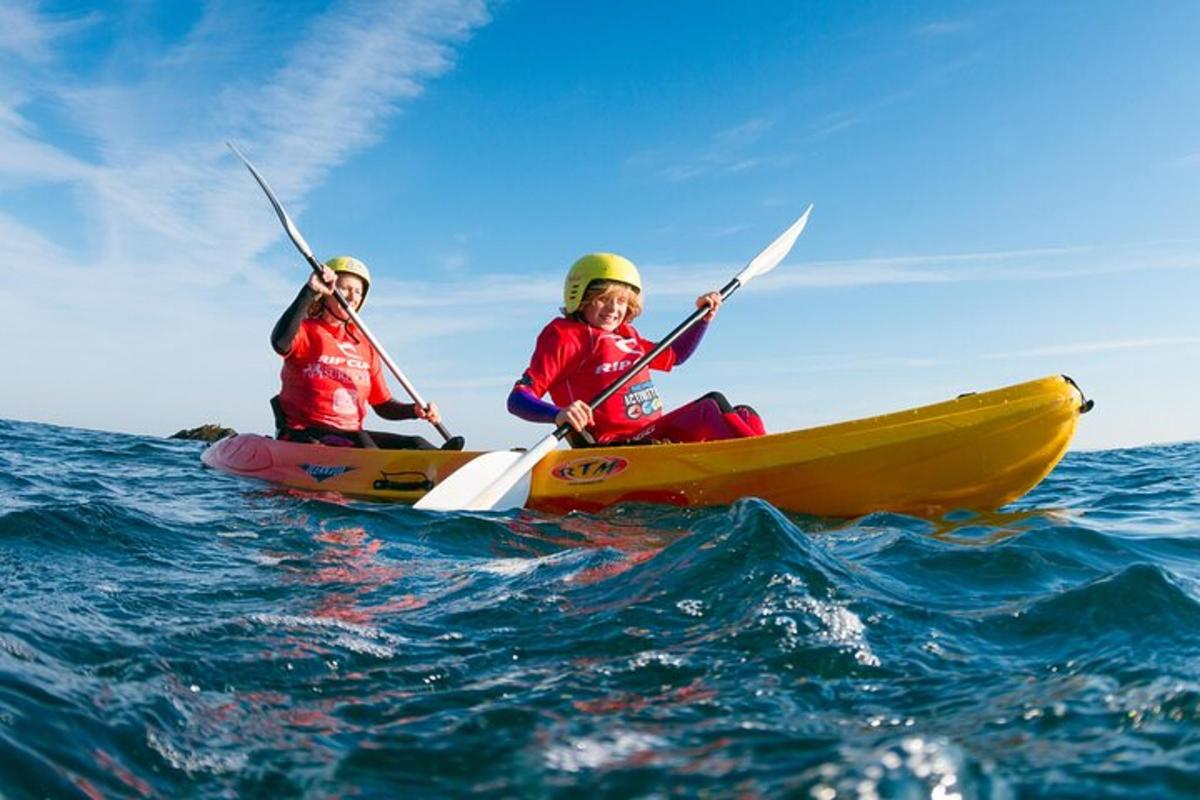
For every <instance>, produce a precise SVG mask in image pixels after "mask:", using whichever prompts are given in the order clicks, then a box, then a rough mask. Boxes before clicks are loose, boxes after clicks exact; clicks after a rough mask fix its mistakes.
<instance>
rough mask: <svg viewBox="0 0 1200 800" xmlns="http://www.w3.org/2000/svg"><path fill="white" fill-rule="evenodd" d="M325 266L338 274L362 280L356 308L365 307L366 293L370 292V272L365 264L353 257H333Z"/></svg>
mask: <svg viewBox="0 0 1200 800" xmlns="http://www.w3.org/2000/svg"><path fill="white" fill-rule="evenodd" d="M325 266H327V267H329V268H330V269H331V270H333V271H334V272H336V273H339V274H340V273H343V272H345V273H348V274H350V275H357V276H358V277H360V278H362V282H363V294H362V302H361V303H359V304H358V307H359V308H362V307H363V306H364V305H366V302H367V292H368V291H370V290H371V270H369V269H367V265H366V264H364V263H363V262H361V261H359V260H358V259H357V258H355V257H354V256H334V257H333V258H331V259H329V260H328V261H326V262H325Z"/></svg>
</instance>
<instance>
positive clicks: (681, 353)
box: [671, 322, 708, 365]
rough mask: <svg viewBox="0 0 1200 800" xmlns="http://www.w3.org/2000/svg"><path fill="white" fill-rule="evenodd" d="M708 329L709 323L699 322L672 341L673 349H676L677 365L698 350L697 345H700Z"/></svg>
mask: <svg viewBox="0 0 1200 800" xmlns="http://www.w3.org/2000/svg"><path fill="white" fill-rule="evenodd" d="M707 330H708V323H707V322H699V323H697V324H696V325H693V326H692V327H690V328H688V329H687V330H686V331H684V332H683V333H682V334H680V336H679V338H678V339H676V340H675V341H673V342H671V349H672V350H674V351H675V363H676V364H677V365H678V364H682V363H683V362H685V361H687V360H688V358H690V357H691V355H692V353H694V352H696V347H698V346H699V344H700V340H701V339H703V338H704V332H705V331H707Z"/></svg>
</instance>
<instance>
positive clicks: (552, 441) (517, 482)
mask: <svg viewBox="0 0 1200 800" xmlns="http://www.w3.org/2000/svg"><path fill="white" fill-rule="evenodd" d="M556 447H558V438H557V437H556V436H555V435H554V434H550V435H549V436H547V437H545V438H544V439H542V440H541V441H540V442H538V443H537V444H535V445H534V446H533V447H531V448H529V449H528V450H527V451H525V452H524V453H522V454H521V457H520V458H519V459H517V460H516V461H514V462H513V463H512V465H511V466H509V467H508V468H507V469H505V470H504V471H503V472H502V473H500V474H499V475H497V476H496V477H495V478H494V479H493V480H492V481H491V482H490V483H488V484H487V485H485V486H483V487H482V488H481V489H480V490H479V492H477V493H476V495H475V497H473V498H472V499H471V500H470V501H469V502H468V503H467V505H466V508H469V509H471V510H472V511H499V510H502V509H505V508H515V507H518V506H523V505H525V501H526V500H527V499H529V483H530V481H529V473H530V472H533V468H534V467H536V466H537V465H538V462H539V461H541V460H542V459H543V458H545V457H546V456H547V455H548V454H549V453H551V452H552V451H553V450H554V449H555V448H556Z"/></svg>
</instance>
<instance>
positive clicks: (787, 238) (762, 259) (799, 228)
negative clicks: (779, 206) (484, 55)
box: [735, 203, 813, 286]
mask: <svg viewBox="0 0 1200 800" xmlns="http://www.w3.org/2000/svg"><path fill="white" fill-rule="evenodd" d="M812 210H813V207H812V203H809V204H808V208H806V209H804V213H803V214H801V215H800V219H798V220H796V221H795V222H793V223H792V226H791V227H790V228H788V229H787V230H786V231H784V232H783V234H782V235H781V236H780V237H779V238H778V239H776V240H775V241H773V242H771V243H770V244H769V245H767V247H766V249H764V250H763V251H762V252H761V253H759V254H758V255H756V256H755V257H754V258H753V259H752V260H751V261H750V263H749V264H747V265H746V268H745V269H744V270H742V271H741V272H739V273H738V274H737V277H736V278H735V280H736V281H737V282H738V283H739V284H741V285H742V286H745V285H746V284H747V283H749V282H750V280H751V279H752V278H756V277H758V276H759V275H762V274H764V273H767V272H770V271H771V270H773V269H775V267H776V266H777V265H778V264H779V262H780V261H783V259H784V257H785V256H786V255H787V254H788V253H790V252H791V250H792V245H794V244H795V243H796V239H798V238H799V237H800V234H801V233H803V232H804V226H805V225H807V224H808V215H809V214H811V213H812Z"/></svg>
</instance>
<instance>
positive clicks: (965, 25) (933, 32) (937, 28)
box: [913, 19, 975, 39]
mask: <svg viewBox="0 0 1200 800" xmlns="http://www.w3.org/2000/svg"><path fill="white" fill-rule="evenodd" d="M974 26H975V23H974V21H972V20H968V19H943V20H935V21H933V22H926V23H924V24H923V25H918V26H917V27H916V28H915V29H914V30H913V34H914V35H915V36H919V37H921V38H923V39H934V38H941V37H945V36H953V35H955V34H959V33H962V32H964V31H968V30H970V29H971V28H973V27H974Z"/></svg>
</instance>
